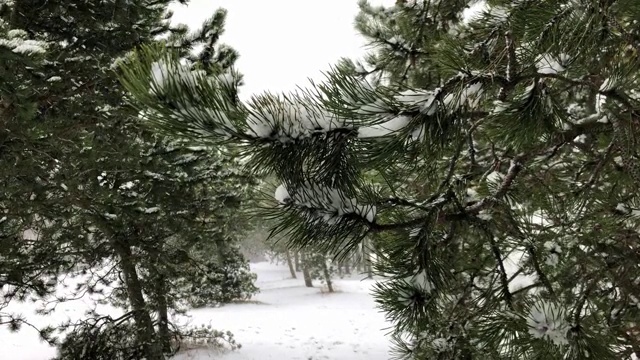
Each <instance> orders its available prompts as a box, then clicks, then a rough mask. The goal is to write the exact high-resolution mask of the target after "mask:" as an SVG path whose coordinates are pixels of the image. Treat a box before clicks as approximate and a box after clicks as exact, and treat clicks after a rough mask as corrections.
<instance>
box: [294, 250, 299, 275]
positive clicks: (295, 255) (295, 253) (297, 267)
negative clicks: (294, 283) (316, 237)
mask: <svg viewBox="0 0 640 360" xmlns="http://www.w3.org/2000/svg"><path fill="white" fill-rule="evenodd" d="M293 262H294V264H295V265H296V271H301V269H300V255H299V254H298V252H297V251H294V252H293Z"/></svg>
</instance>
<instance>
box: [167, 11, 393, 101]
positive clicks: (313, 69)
mask: <svg viewBox="0 0 640 360" xmlns="http://www.w3.org/2000/svg"><path fill="white" fill-rule="evenodd" d="M371 3H372V4H386V5H392V4H393V3H395V1H394V0H373V1H371ZM219 7H222V8H225V9H227V10H228V15H227V25H226V28H225V29H226V30H225V34H224V35H223V37H222V39H221V42H224V43H226V44H228V45H231V46H232V47H234V48H235V49H236V50H238V52H239V53H240V59H239V60H238V62H237V65H236V66H237V68H238V70H239V71H240V72H242V73H243V74H244V76H245V86H244V87H243V88H242V90H241V91H242V93H241V97H242V98H244V99H247V98H248V97H249V95H251V94H255V93H261V92H263V91H264V90H271V91H274V92H281V91H289V90H295V88H296V85H301V86H306V85H307V84H308V80H307V79H308V78H309V77H311V78H313V79H322V74H321V71H326V70H328V69H329V66H330V65H332V64H335V63H336V61H337V60H338V59H339V58H340V57H350V58H358V57H361V56H362V54H363V53H364V44H365V43H364V39H362V38H361V37H360V36H359V35H358V34H357V32H356V30H355V29H354V26H353V21H354V18H355V16H356V14H357V12H358V6H357V0H268V1H265V0H191V2H190V4H189V5H188V6H186V7H185V6H182V5H175V6H173V7H172V9H173V10H174V13H175V15H174V22H176V23H184V24H187V25H189V26H190V27H192V28H194V29H195V28H198V27H199V26H200V24H202V21H203V20H205V19H207V18H208V17H209V16H211V15H212V14H213V12H214V11H215V10H216V9H217V8H219Z"/></svg>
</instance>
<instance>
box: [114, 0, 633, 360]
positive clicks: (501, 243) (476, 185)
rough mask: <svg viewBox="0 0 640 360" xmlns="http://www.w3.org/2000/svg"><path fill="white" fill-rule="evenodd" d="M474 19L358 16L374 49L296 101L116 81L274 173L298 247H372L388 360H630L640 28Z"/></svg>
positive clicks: (553, 9)
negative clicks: (390, 326)
mask: <svg viewBox="0 0 640 360" xmlns="http://www.w3.org/2000/svg"><path fill="white" fill-rule="evenodd" d="M469 5H470V4H469V2H468V1H464V0H460V1H447V2H444V1H435V0H433V1H430V0H425V1H399V2H397V4H396V5H395V6H394V7H391V8H377V7H372V6H370V5H369V4H368V3H366V2H362V3H361V13H360V15H359V16H358V18H357V27H358V29H359V30H360V31H361V32H362V33H363V35H365V36H366V37H367V38H368V39H369V40H370V41H371V43H372V45H374V47H375V49H374V51H373V52H372V53H371V54H370V55H369V56H368V57H367V58H366V59H365V60H366V61H365V62H364V63H359V62H355V61H350V60H345V61H343V62H341V63H340V64H338V65H337V66H336V67H335V68H334V69H333V70H332V71H331V72H329V73H328V74H327V80H326V81H324V82H323V83H320V84H315V85H314V86H313V87H312V88H311V89H310V90H309V91H303V92H298V93H293V94H288V95H281V96H276V95H273V94H264V95H261V96H257V97H254V98H253V99H252V100H251V101H249V102H248V103H246V104H238V103H233V102H231V101H229V99H228V96H227V95H225V92H224V91H220V90H219V89H220V88H223V89H224V88H225V86H226V85H225V83H224V82H217V83H214V84H212V83H210V82H207V81H205V79H203V78H197V77H196V79H197V80H196V81H194V82H193V83H191V82H189V81H187V80H186V79H191V78H187V77H186V76H185V73H184V71H183V70H182V69H181V67H180V65H179V64H178V63H177V62H175V60H174V59H173V56H172V55H171V54H166V53H160V54H159V53H158V52H154V51H152V50H148V51H144V52H141V53H139V55H138V58H137V61H136V62H135V63H134V64H133V65H131V66H129V67H127V69H126V70H127V72H126V75H125V76H124V79H123V81H124V83H125V85H126V86H127V88H128V89H129V90H130V91H131V92H132V93H133V94H134V96H135V98H136V99H137V100H138V101H139V103H140V104H141V106H144V107H145V108H149V109H153V111H154V112H153V115H152V116H150V117H149V120H150V121H151V122H153V123H155V124H157V125H158V126H159V127H160V128H162V129H164V130H169V131H171V132H174V133H180V134H184V135H190V136H192V137H193V138H197V139H201V141H208V142H211V141H214V142H215V141H217V142H219V143H228V142H234V143H236V144H237V145H238V146H239V147H240V148H241V149H242V150H243V151H245V152H246V154H247V155H248V156H249V155H250V156H251V162H250V166H251V167H252V168H253V169H254V170H256V171H258V172H260V173H270V174H274V175H275V176H276V177H277V178H278V179H279V180H280V181H281V182H282V183H283V185H282V186H280V187H279V188H278V189H276V191H275V199H276V201H275V202H274V213H277V214H278V215H277V218H278V219H279V220H280V224H279V225H277V226H276V228H275V232H285V233H287V234H288V235H289V236H290V238H291V241H292V243H293V245H295V246H302V247H305V248H310V249H314V250H317V249H323V250H325V251H328V252H331V253H334V254H337V256H338V258H340V256H341V255H342V254H347V253H349V252H350V251H351V250H353V249H355V248H357V246H358V245H359V244H360V243H362V242H363V241H366V240H370V239H372V238H373V240H374V241H375V242H376V246H377V254H376V255H377V257H378V261H377V265H376V267H377V271H378V272H379V273H380V274H382V275H384V276H386V277H387V279H386V280H385V281H382V282H380V283H379V284H378V286H377V288H376V291H375V296H376V299H377V301H378V303H379V305H380V306H381V307H382V308H383V309H384V310H385V312H386V314H387V317H388V319H389V320H390V321H392V322H393V323H394V325H395V332H394V343H395V344H394V345H395V346H394V350H395V353H394V355H395V356H396V358H398V359H408V358H412V359H434V358H437V359H478V358H479V359H560V358H563V359H584V358H598V359H629V358H631V357H632V355H635V356H638V355H640V343H639V341H638V337H637V335H638V332H637V330H636V326H637V323H638V321H639V319H638V317H639V316H640V313H639V312H638V299H640V297H639V296H640V293H638V287H637V283H638V281H640V280H639V278H638V270H637V266H638V265H637V264H638V263H639V262H640V261H639V260H640V259H639V258H638V251H637V250H638V247H637V244H638V240H639V239H640V238H639V233H638V229H639V227H640V216H639V214H640V210H638V209H639V208H640V199H639V198H638V192H637V189H638V188H640V176H639V174H640V172H639V171H638V166H639V165H638V164H640V162H638V149H639V148H640V146H639V144H638V140H637V139H638V134H639V132H638V129H640V112H639V111H640V103H639V100H640V98H639V95H638V92H637V88H638V81H639V80H638V79H639V77H638V76H637V74H638V73H639V70H640V63H639V61H638V46H639V44H640V31H639V30H638V27H637V22H638V20H639V19H640V10H639V8H638V7H637V6H635V2H634V1H630V0H607V1H600V0H597V1H596V0H544V1H540V0H536V1H528V0H518V1H501V0H495V1H488V2H487V8H486V10H484V11H482V12H481V13H480V14H479V15H477V16H475V17H474V18H473V19H464V18H463V13H464V11H465V9H466V8H467V7H468V6H469ZM159 63H161V64H163V66H165V68H166V69H168V71H167V72H168V74H169V75H170V77H171V78H172V79H174V81H173V82H171V83H170V84H169V86H166V87H165V88H164V97H163V98H162V99H159V98H156V97H153V96H150V95H149V91H148V90H149V89H150V88H153V87H154V86H157V84H158V81H157V78H154V77H153V76H151V72H150V69H151V66H152V64H159ZM192 94H198V98H196V97H194V96H192ZM201 98H205V99H206V101H201V100H200V99H201ZM274 216H275V215H274Z"/></svg>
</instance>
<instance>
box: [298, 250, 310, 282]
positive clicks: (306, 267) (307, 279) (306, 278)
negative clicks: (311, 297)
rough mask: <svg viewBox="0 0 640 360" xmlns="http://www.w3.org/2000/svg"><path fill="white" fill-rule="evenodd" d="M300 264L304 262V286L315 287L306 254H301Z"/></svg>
mask: <svg viewBox="0 0 640 360" xmlns="http://www.w3.org/2000/svg"><path fill="white" fill-rule="evenodd" d="M300 262H302V276H303V277H304V285H305V286H306V287H313V282H312V281H311V273H309V265H308V264H307V259H306V256H305V254H304V253H301V254H300Z"/></svg>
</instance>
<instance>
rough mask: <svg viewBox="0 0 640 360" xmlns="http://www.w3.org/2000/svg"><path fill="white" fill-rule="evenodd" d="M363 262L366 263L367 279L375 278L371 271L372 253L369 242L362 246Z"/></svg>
mask: <svg viewBox="0 0 640 360" xmlns="http://www.w3.org/2000/svg"><path fill="white" fill-rule="evenodd" d="M362 261H363V262H364V264H363V265H364V271H365V272H366V273H367V277H368V278H369V279H371V278H373V271H372V269H371V252H370V249H369V244H368V241H365V242H364V243H363V244H362Z"/></svg>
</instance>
